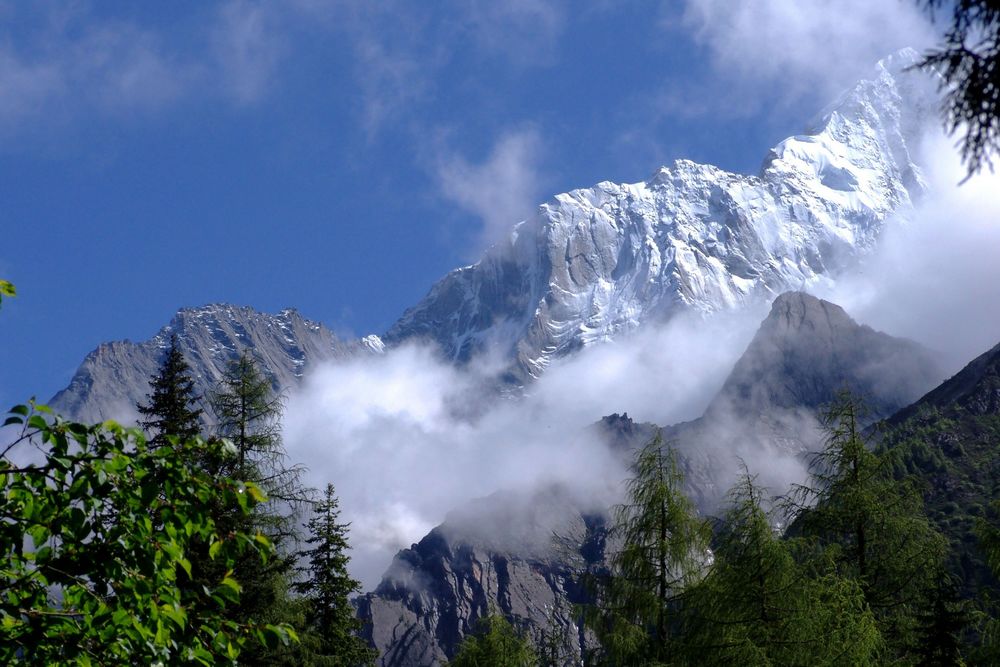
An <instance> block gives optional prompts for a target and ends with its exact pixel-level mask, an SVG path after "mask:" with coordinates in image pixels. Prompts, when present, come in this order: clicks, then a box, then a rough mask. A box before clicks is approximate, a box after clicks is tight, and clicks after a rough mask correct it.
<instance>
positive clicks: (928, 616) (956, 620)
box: [916, 573, 972, 667]
mask: <svg viewBox="0 0 1000 667" xmlns="http://www.w3.org/2000/svg"><path fill="white" fill-rule="evenodd" d="M917 618H918V619H919V621H920V625H921V628H920V642H919V643H918V645H917V651H916V653H917V656H918V657H919V662H918V663H917V667H963V666H964V665H965V661H964V660H963V659H962V640H963V635H964V634H965V633H966V632H967V631H968V629H969V627H970V625H971V623H972V614H971V613H970V610H969V604H968V601H967V600H959V599H958V594H957V593H956V585H955V582H954V581H951V580H950V578H949V577H948V576H947V575H945V574H943V573H942V574H941V575H940V576H939V579H938V585H937V586H936V587H935V588H934V591H933V594H932V597H931V604H930V606H929V608H928V609H927V610H926V611H924V612H923V613H920V614H918V617H917Z"/></svg>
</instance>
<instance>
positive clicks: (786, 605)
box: [679, 474, 881, 667]
mask: <svg viewBox="0 0 1000 667" xmlns="http://www.w3.org/2000/svg"><path fill="white" fill-rule="evenodd" d="M731 498H732V501H731V502H732V505H731V509H730V510H729V512H728V513H727V514H726V517H725V521H724V523H723V524H722V527H721V530H720V534H719V536H718V538H717V539H716V544H715V549H714V562H713V564H712V567H711V570H710V572H709V574H708V576H706V577H705V578H704V579H703V580H702V581H700V582H699V583H698V584H696V585H694V586H693V587H692V590H691V591H690V594H689V598H688V600H687V604H686V605H685V609H684V627H683V634H682V637H681V640H680V642H679V643H680V645H681V646H682V647H683V651H684V660H682V661H680V662H681V664H690V665H703V664H709V665H720V664H725V665H829V666H831V667H832V666H834V665H874V664H878V656H879V651H880V649H881V637H880V635H879V633H878V630H877V628H876V626H875V622H874V618H873V617H872V615H871V613H870V612H869V611H868V609H867V607H866V605H865V602H864V598H863V597H862V595H861V592H860V590H859V589H858V587H857V585H856V584H855V583H854V582H852V581H850V580H846V579H843V578H841V577H838V576H836V575H835V574H834V573H832V572H829V571H825V572H824V571H823V570H828V568H819V571H815V570H814V571H810V570H808V569H806V568H803V567H801V566H800V565H799V564H798V563H796V561H795V559H794V558H793V552H792V548H791V546H792V545H791V544H790V543H789V542H787V541H785V540H783V539H781V537H780V536H779V535H778V534H777V532H776V531H775V529H774V527H773V525H774V522H773V520H772V517H771V516H770V515H769V514H768V512H766V511H765V510H764V509H763V507H762V490H761V489H760V487H758V486H756V484H755V483H754V479H753V478H752V477H751V476H750V475H748V474H747V475H745V476H744V477H743V479H742V481H741V482H740V483H739V484H737V486H736V487H735V488H734V490H733V491H732V492H731Z"/></svg>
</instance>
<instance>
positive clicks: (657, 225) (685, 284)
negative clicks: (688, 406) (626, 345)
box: [385, 51, 936, 381]
mask: <svg viewBox="0 0 1000 667" xmlns="http://www.w3.org/2000/svg"><path fill="white" fill-rule="evenodd" d="M911 56H912V54H911V53H909V52H905V51H901V52H899V53H897V54H894V55H893V56H890V57H889V58H887V59H886V60H884V61H883V63H882V65H881V66H880V67H878V68H876V71H875V76H874V77H872V78H871V79H867V80H863V81H860V82H858V84H857V85H855V86H854V87H853V88H852V89H851V90H849V91H848V92H847V93H845V95H843V96H842V97H841V99H840V100H838V101H837V102H836V103H835V104H834V105H833V106H831V107H830V108H829V110H828V111H827V112H826V113H825V114H824V115H823V116H822V118H821V122H819V123H818V124H816V125H815V127H816V129H815V130H813V131H811V133H809V134H805V135H797V136H793V137H790V138H788V139H786V140H785V141H783V142H781V143H779V144H778V145H777V146H776V147H775V148H774V149H773V150H772V151H771V152H770V154H769V156H768V158H767V159H766V160H765V162H764V166H763V168H762V170H761V171H760V173H759V174H758V175H754V176H749V175H743V174H736V173H731V172H727V171H725V170H723V169H719V168H718V167H714V166H711V165H702V164H697V163H695V162H691V161H690V160H683V159H681V160H677V161H676V162H675V163H674V164H673V165H672V166H669V167H662V168H660V169H658V170H657V171H656V172H655V173H653V174H652V175H651V176H650V177H649V178H648V179H647V180H646V181H642V182H638V183H626V184H616V183H609V182H602V183H600V184H598V185H596V186H594V187H591V188H584V189H580V190H573V191H571V192H568V193H565V194H560V195H557V196H555V197H553V198H552V199H551V200H549V201H548V202H546V203H545V204H544V205H542V206H541V207H539V209H538V212H537V213H536V215H535V216H534V217H532V218H529V219H528V220H525V221H522V222H521V223H520V224H518V225H517V227H516V229H515V233H513V234H511V235H510V237H509V239H508V240H507V241H506V242H503V243H498V244H496V245H495V246H493V247H492V248H490V249H489V250H488V251H487V252H486V253H485V254H484V256H483V258H482V259H481V260H480V261H479V262H477V263H476V264H473V265H472V266H469V267H465V268H463V269H461V270H456V271H453V272H451V273H450V274H448V275H447V276H445V277H444V278H443V279H442V280H440V281H439V282H438V283H437V284H435V285H434V286H433V287H432V288H431V290H430V292H429V293H428V294H427V296H426V297H425V298H424V299H423V300H421V301H420V302H419V303H418V304H416V305H415V306H414V307H412V308H410V309H409V310H407V311H406V312H405V313H404V314H403V316H402V317H401V318H400V319H399V320H398V321H397V322H396V323H395V324H394V325H393V326H392V327H391V328H390V329H389V331H388V332H387V333H386V335H385V340H386V342H387V343H389V344H392V343H396V342H400V341H403V340H407V339H415V338H423V339H429V340H431V341H432V342H434V343H436V344H437V345H438V346H439V347H440V348H441V351H442V353H443V355H444V356H445V357H446V358H449V359H453V360H455V361H458V362H460V363H462V362H466V361H468V360H469V359H471V358H472V357H473V356H475V355H477V354H481V353H483V352H485V351H487V350H490V351H491V352H492V353H494V354H497V355H498V356H506V357H507V358H508V359H510V361H511V366H512V370H513V374H512V377H516V378H518V379H519V380H522V381H527V380H529V379H530V378H532V377H537V376H538V375H539V374H540V373H542V372H543V371H544V369H545V368H546V367H547V365H548V364H549V363H550V361H551V360H552V359H554V358H557V357H560V356H565V355H567V354H570V353H572V352H573V351H575V350H577V349H579V348H581V347H585V346H587V345H591V344H594V343H600V342H604V341H607V340H609V339H611V338H613V337H615V336H616V335H618V334H619V333H622V332H625V331H629V330H632V329H635V328H636V327H638V326H641V325H642V324H643V323H644V322H647V321H662V320H664V319H669V318H670V317H672V316H674V315H675V314H677V313H680V312H683V311H689V312H690V311H695V312H700V313H711V312H715V311H719V310H730V309H735V308H740V307H742V306H744V305H745V304H748V303H753V302H759V301H760V300H762V299H764V298H767V297H768V296H769V295H772V294H774V293H776V292H780V291H783V290H785V289H789V288H803V287H808V286H810V285H813V284H816V283H818V282H821V281H830V280H833V279H836V277H837V276H838V274H839V273H840V272H841V271H843V270H845V269H846V268H848V267H850V266H853V265H854V264H855V263H856V262H857V260H858V259H859V258H860V257H863V256H864V255H866V254H867V253H869V252H870V251H871V250H872V249H873V248H874V246H875V244H876V242H877V240H878V238H879V235H880V233H881V229H882V224H883V223H884V221H885V220H887V219H888V218H889V217H890V216H893V215H903V216H905V212H906V211H907V210H908V209H909V208H910V207H911V205H912V203H913V201H914V200H915V199H916V198H918V197H919V196H921V195H922V194H923V193H924V192H925V190H926V184H925V181H924V179H923V177H922V175H921V170H920V167H919V166H918V165H917V164H916V162H915V159H916V158H915V156H916V155H917V151H916V150H915V144H916V142H917V141H919V137H920V136H921V133H920V131H919V128H921V127H923V125H924V124H925V123H926V122H927V119H928V118H932V117H933V116H934V112H935V108H936V107H935V105H934V104H931V103H929V102H928V100H929V99H931V98H930V97H928V96H929V95H933V94H935V93H934V90H935V86H934V83H933V81H931V80H930V79H929V77H928V75H927V74H926V73H923V72H919V71H914V70H910V69H906V67H905V66H904V65H903V63H904V62H907V59H908V58H910V59H912V58H911ZM890 70H892V71H890ZM893 72H895V74H893ZM921 77H923V79H924V80H923V82H922V83H921V82H920V79H921ZM513 222H514V221H512V223H513Z"/></svg>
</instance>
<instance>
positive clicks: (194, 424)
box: [136, 334, 202, 447]
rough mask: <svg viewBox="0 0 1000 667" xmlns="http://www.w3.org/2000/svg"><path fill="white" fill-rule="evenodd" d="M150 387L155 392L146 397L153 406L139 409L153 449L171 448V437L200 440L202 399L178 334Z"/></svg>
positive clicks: (143, 426)
mask: <svg viewBox="0 0 1000 667" xmlns="http://www.w3.org/2000/svg"><path fill="white" fill-rule="evenodd" d="M149 384H150V387H151V388H152V392H151V393H150V394H147V396H146V398H147V399H148V401H149V402H148V403H147V404H145V405H143V404H139V405H137V406H136V409H138V410H139V414H141V415H142V416H143V417H144V418H145V419H143V420H142V421H141V422H140V426H142V428H143V430H145V431H146V432H147V433H149V434H150V435H151V438H150V441H149V444H150V446H152V447H162V446H164V445H167V444H168V442H167V436H170V435H174V436H177V437H178V438H179V439H180V440H182V441H187V440H190V439H192V438H194V437H195V436H197V435H198V434H199V433H200V432H201V416H202V410H201V408H199V407H197V405H198V400H199V397H198V396H196V395H195V393H194V380H193V379H192V378H191V367H190V366H188V364H187V362H186V361H185V360H184V355H183V354H182V353H181V350H180V347H179V345H178V340H177V334H172V335H171V336H170V345H169V347H168V348H167V351H166V354H164V356H163V360H162V361H161V362H160V368H159V370H158V371H157V373H156V375H155V376H154V377H153V378H152V379H151V380H150V383H149Z"/></svg>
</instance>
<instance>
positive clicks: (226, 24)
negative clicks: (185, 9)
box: [0, 0, 289, 132]
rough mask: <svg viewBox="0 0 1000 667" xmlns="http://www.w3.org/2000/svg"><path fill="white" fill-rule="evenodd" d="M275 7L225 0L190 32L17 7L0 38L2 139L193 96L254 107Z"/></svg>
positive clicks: (274, 56)
mask: <svg viewBox="0 0 1000 667" xmlns="http://www.w3.org/2000/svg"><path fill="white" fill-rule="evenodd" d="M273 7H274V5H260V4H257V3H252V2H248V1H245V0H233V1H231V2H228V3H227V4H225V5H223V6H222V7H221V8H220V9H219V10H218V11H215V12H214V13H212V12H208V13H206V14H205V17H204V20H199V21H198V23H199V24H200V25H201V24H203V25H205V26H206V27H205V28H204V29H202V30H197V31H185V30H183V29H180V28H176V27H171V28H170V29H168V28H167V27H165V26H147V25H142V24H139V23H137V22H134V21H131V20H120V19H108V18H104V17H99V16H97V15H96V14H95V13H94V12H91V11H90V9H89V5H88V4H87V3H80V4H76V5H73V8H72V9H55V8H52V7H50V6H45V5H39V6H37V7H35V8H31V9H28V8H23V9H22V10H21V11H23V13H24V14H25V16H24V17H22V18H23V21H24V24H25V25H24V27H23V28H21V29H19V33H18V35H17V39H11V38H9V35H3V34H2V33H0V130H6V131H18V132H20V131H23V130H25V129H35V128H46V129H47V128H48V127H50V126H52V125H53V124H55V125H58V124H61V123H65V122H68V121H74V120H78V119H79V118H81V117H83V116H86V115H94V114H96V115H104V116H111V117H115V116H121V115H128V114H135V113H137V112H144V113H152V112H159V111H161V110H164V109H169V108H171V106H173V105H176V104H177V103H179V102H182V101H185V100H188V99H192V98H194V97H198V96H201V97H209V98H210V97H217V96H219V95H222V96H223V97H225V98H227V99H228V100H230V101H232V102H234V103H237V104H246V103H250V102H255V101H257V100H259V99H261V98H262V97H264V96H265V95H267V94H268V93H269V92H270V90H271V89H272V88H273V85H274V80H275V76H274V75H275V72H276V70H277V68H278V66H279V64H280V62H281V58H282V56H283V55H284V48H283V47H284V40H285V34H286V33H287V30H288V29H289V28H288V25H289V24H288V22H287V21H283V20H282V18H283V16H284V14H282V12H284V13H285V14H287V11H286V10H280V11H279V10H275V9H273ZM196 18H199V19H201V17H196Z"/></svg>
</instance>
